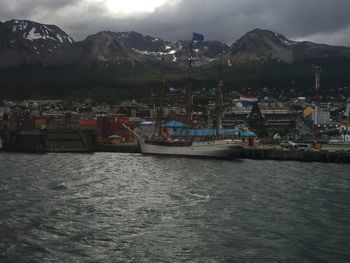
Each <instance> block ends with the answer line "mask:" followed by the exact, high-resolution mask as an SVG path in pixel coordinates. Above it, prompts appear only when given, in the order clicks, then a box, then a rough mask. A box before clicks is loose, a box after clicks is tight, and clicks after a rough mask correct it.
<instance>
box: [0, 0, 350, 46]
mask: <svg viewBox="0 0 350 263" xmlns="http://www.w3.org/2000/svg"><path fill="white" fill-rule="evenodd" d="M106 1H111V0H55V1H51V0H2V1H1V2H0V18H1V20H2V21H5V20H8V19H12V18H17V19H29V20H34V21H37V22H41V23H46V24H56V25H58V26H59V27H61V28H62V29H63V30H64V31H66V32H67V33H68V34H70V35H71V36H72V37H73V38H75V39H77V40H80V39H83V38H85V37H87V36H88V35H89V34H94V33H97V32H98V31H102V30H111V31H131V30H134V31H137V32H140V33H143V34H149V35H152V36H156V37H161V38H163V39H166V40H178V39H188V38H190V36H191V33H192V32H193V31H194V32H200V33H203V34H204V35H205V37H206V39H211V40H213V39H217V40H221V41H224V42H226V43H229V44H230V43H233V42H234V41H235V40H237V39H238V38H239V37H240V36H242V35H243V34H244V33H246V32H248V31H250V30H252V29H254V28H263V29H269V30H272V31H276V32H279V33H281V34H284V35H285V36H287V37H289V38H291V39H296V40H299V39H300V40H310V41H316V42H321V43H328V44H334V45H346V46H350V36H349V33H350V16H349V15H348V11H349V10H350V1H349V0H322V1H319V0H307V1H305V0H215V1H213V0H168V1H167V2H166V1H164V2H165V4H164V5H162V6H160V7H157V8H156V9H154V11H152V12H137V13H129V14H125V13H123V12H120V13H118V12H116V11H115V10H114V11H113V12H112V11H111V10H108V5H107V2H106ZM115 1H116V2H117V1H118V0H115ZM124 1H127V0H124ZM145 1H146V0H140V2H142V3H144V2H145ZM133 2H134V3H136V2H137V1H136V0H134V1H133ZM114 6H118V5H116V4H114ZM139 9H140V8H138V10H139ZM152 10H153V9H152Z"/></svg>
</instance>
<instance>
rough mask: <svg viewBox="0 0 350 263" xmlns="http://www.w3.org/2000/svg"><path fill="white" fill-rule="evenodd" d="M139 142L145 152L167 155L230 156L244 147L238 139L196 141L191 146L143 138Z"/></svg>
mask: <svg viewBox="0 0 350 263" xmlns="http://www.w3.org/2000/svg"><path fill="white" fill-rule="evenodd" d="M139 142H140V147H141V152H142V153H143V154H152V155H167V156H187V157H204V158H228V157H230V156H231V155H232V153H233V151H234V150H235V149H238V148H242V144H241V142H240V141H236V140H217V141H207V142H194V143H192V145H191V146H174V145H159V144H152V143H148V142H144V141H143V140H142V139H140V140H139Z"/></svg>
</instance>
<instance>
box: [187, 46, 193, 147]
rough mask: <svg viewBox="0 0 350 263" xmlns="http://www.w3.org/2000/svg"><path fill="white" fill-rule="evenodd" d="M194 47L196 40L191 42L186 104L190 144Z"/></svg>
mask: <svg viewBox="0 0 350 263" xmlns="http://www.w3.org/2000/svg"><path fill="white" fill-rule="evenodd" d="M193 45H194V40H192V41H191V46H190V48H191V50H190V57H189V59H188V79H187V86H186V98H187V104H186V127H185V128H186V129H185V140H186V142H187V143H188V142H189V141H190V136H189V129H190V127H192V102H193V101H192V75H193V67H192V63H193Z"/></svg>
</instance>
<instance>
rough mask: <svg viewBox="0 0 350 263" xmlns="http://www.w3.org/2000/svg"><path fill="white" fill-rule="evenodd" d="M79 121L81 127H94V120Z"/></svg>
mask: <svg viewBox="0 0 350 263" xmlns="http://www.w3.org/2000/svg"><path fill="white" fill-rule="evenodd" d="M79 123H80V126H81V127H86V128H95V129H96V120H80V122H79Z"/></svg>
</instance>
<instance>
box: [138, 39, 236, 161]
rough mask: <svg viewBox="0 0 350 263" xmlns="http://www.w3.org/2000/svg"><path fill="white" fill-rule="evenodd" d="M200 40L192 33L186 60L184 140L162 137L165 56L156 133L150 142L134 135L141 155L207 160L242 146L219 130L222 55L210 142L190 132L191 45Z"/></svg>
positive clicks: (221, 56) (221, 94)
mask: <svg viewBox="0 0 350 263" xmlns="http://www.w3.org/2000/svg"><path fill="white" fill-rule="evenodd" d="M196 39H197V40H198V39H199V41H200V40H203V36H202V35H200V34H196V33H193V39H192V41H191V52H190V56H189V59H188V66H189V71H188V84H187V86H186V98H187V106H186V124H185V136H184V138H183V139H178V138H177V139H175V138H165V136H164V135H163V134H162V127H161V118H162V114H163V104H164V89H165V78H164V54H163V56H162V85H163V86H162V94H161V101H160V103H159V104H160V105H159V107H158V110H157V116H156V123H155V132H154V134H153V136H152V137H151V138H150V139H148V140H147V139H144V138H142V137H141V136H139V135H138V136H137V138H138V141H139V144H140V148H141V152H142V153H143V154H151V155H167V156H186V157H206V158H228V157H230V156H231V155H232V152H233V150H235V149H237V148H241V147H242V140H239V139H235V138H234V137H231V138H225V137H224V136H222V133H221V130H222V125H221V118H222V114H223V109H224V107H223V93H222V89H223V76H222V75H223V74H222V58H223V52H221V55H220V63H219V77H218V86H217V95H216V105H215V115H216V129H215V132H214V133H212V135H214V136H212V137H213V139H210V140H209V139H206V140H203V139H201V140H200V139H199V138H196V136H195V135H194V134H195V132H193V131H195V130H190V128H191V126H192V72H193V69H192V63H193V61H194V52H193V45H194V41H195V40H196Z"/></svg>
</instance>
